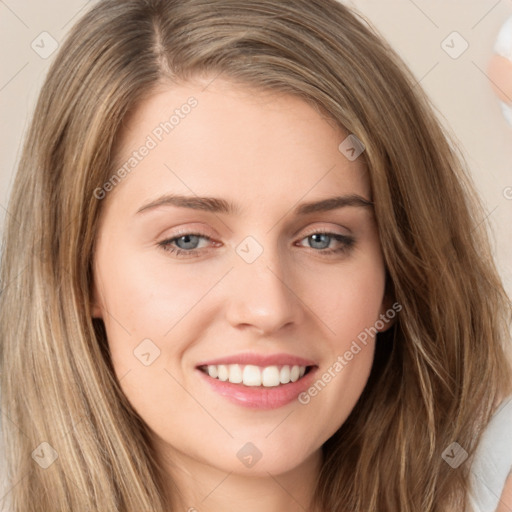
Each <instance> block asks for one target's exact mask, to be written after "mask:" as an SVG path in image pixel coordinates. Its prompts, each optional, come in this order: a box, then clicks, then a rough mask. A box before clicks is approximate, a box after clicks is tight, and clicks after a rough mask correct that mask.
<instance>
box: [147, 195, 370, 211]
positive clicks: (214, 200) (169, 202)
mask: <svg viewBox="0 0 512 512" xmlns="http://www.w3.org/2000/svg"><path fill="white" fill-rule="evenodd" d="M161 206H176V207H179V208H190V209H193V210H203V211H207V212H211V213H225V214H227V215H237V214H239V213H240V208H239V206H238V205H236V204H234V203H231V202H229V201H226V200H225V199H221V198H218V197H199V196H185V195H177V194H165V195H163V196H160V197H159V198H157V199H155V200H153V201H151V202H149V203H147V204H145V205H143V206H142V207H140V208H139V209H138V210H137V214H139V213H144V212H147V211H148V210H153V209H155V208H159V207H161ZM347 206H353V207H363V208H368V207H370V208H371V207H373V202H372V201H369V200H368V199H365V198H364V197H362V196H360V195H358V194H349V195H344V196H335V197H329V198H327V199H322V200H320V201H311V202H308V203H302V204H300V205H299V206H298V207H296V208H295V210H294V214H295V215H308V214H310V213H317V212H326V211H330V210H335V209H337V208H344V207H347Z"/></svg>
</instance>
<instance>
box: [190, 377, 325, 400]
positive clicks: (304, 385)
mask: <svg viewBox="0 0 512 512" xmlns="http://www.w3.org/2000/svg"><path fill="white" fill-rule="evenodd" d="M316 370H317V368H316V367H314V368H311V370H309V372H308V373H307V374H306V375H304V377H302V378H301V379H299V380H298V381H296V382H289V383H288V384H281V385H279V386H273V387H264V386H244V385H243V384H233V383H232V382H228V381H221V380H219V379H214V378H212V377H210V376H209V375H208V374H206V373H205V372H203V371H201V370H198V369H196V371H197V372H198V373H199V374H200V376H201V378H202V379H204V380H205V382H207V383H208V384H209V385H210V386H211V387H212V389H213V390H214V391H215V392H217V393H218V394H219V395H222V396H223V397H225V398H227V399H228V400H229V401H231V402H233V403H235V404H237V405H241V406H243V407H248V408H251V409H277V408H279V407H284V406H285V405H288V404H289V403H290V402H293V401H294V400H295V399H296V398H297V397H298V396H299V395H300V393H302V392H304V391H306V389H308V388H309V387H310V386H311V383H312V382H313V380H314V377H315V373H316Z"/></svg>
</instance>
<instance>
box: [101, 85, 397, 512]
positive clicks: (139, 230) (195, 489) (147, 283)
mask: <svg viewBox="0 0 512 512" xmlns="http://www.w3.org/2000/svg"><path fill="white" fill-rule="evenodd" d="M206 83H207V82H205V84H206ZM190 96H194V97H195V98H196V99H197V101H198V105H197V107H196V108H194V109H193V110H192V111H191V113H190V114H189V115H188V116H186V117H185V118H184V119H181V120H180V124H179V125H178V126H176V127H175V129H174V130H173V131H171V132H170V133H169V134H167V135H166V136H165V138H164V139H163V140H162V141H161V142H160V143H159V144H158V146H157V147H156V148H154V149H152V150H151V151H150V153H149V154H148V155H147V156H146V157H145V158H144V159H143V160H142V161H141V162H140V163H138V165H137V166H136V168H135V169H134V170H133V171H132V172H131V173H130V174H129V175H128V176H127V177H126V178H125V179H124V180H122V182H121V183H120V184H118V185H117V186H116V187H115V189H114V190H113V191H111V192H109V193H108V194H107V197H106V198H105V199H103V201H104V204H103V208H104V209H103V212H102V217H101V223H100V228H99V231H98V239H97V246H96V252H95V262H94V278H95V294H94V297H95V298H94V304H93V312H94V316H95V317H98V318H103V320H104V322H105V327H106V331H107V336H108V341H109V346H110V350H111V355H112V360H113V364H114V368H115V371H116V374H117V376H118V378H119V379H120V383H121V386H122V389H123V391H124V393H125V394H126V396H127V397H128V399H129V401H130V402H131V404H132V405H133V407H134V408H135V410H136V411H137V412H138V413H139V415H140V416H141V417H142V418H143V419H144V421H145V422H146V423H147V425H148V426H149V428H150V431H151V434H152V436H153V440H154V444H155V446H156V448H157V451H158V454H159V457H160V460H161V462H162V464H163V465H164V467H165V470H166V472H167V474H168V476H169V478H170V479H171V480H172V481H174V482H176V484H177V486H178V489H179V496H177V495H175V496H174V498H173V500H174V503H175V504H176V505H177V506H178V507H181V508H180V509H183V510H187V509H192V507H194V508H195V509H197V510H198V511H201V512H203V511H212V512H213V511H221V510H222V511H225V510H228V509H229V510H238V509H240V510H245V511H248V512H251V511H256V510H258V511H261V510H265V511H267V512H272V511H278V510H279V511H282V510H290V511H295V510H301V511H303V510H312V509H313V506H312V505H310V502H311V498H312V494H313V491H314V483H315V478H316V477H317V475H318V471H319V467H320V464H321V446H322V444H323V443H324V442H325V441H326V440H327V439H328V438H329V437H330V436H331V435H332V434H333V433H334V432H335V431H336V430H337V429H338V428H339V427H340V426H341V425H342V424H343V422H344V421H345V419H346V418H347V417H348V415H349V413H350V412H351V410H352V409H353V407H354V405H355V403H356V401H357V399H358V398H359V396H360V395H361V393H362V391H363V388H364V386H365V384H366V382H367V379H368V375H369V372H370V368H371V364H372V359H373V353H374V340H373V339H370V340H369V342H368V344H367V346H365V347H364V348H363V349H362V350H361V351H360V352H359V353H358V354H357V355H356V356H354V358H353V359H352V360H351V361H350V362H349V364H347V365H346V366H345V367H344V369H343V371H341V372H339V373H338V374H337V375H336V377H335V378H333V379H332V380H331V382H330V383H329V384H328V385H327V386H326V387H325V388H324V389H323V390H322V391H321V392H320V393H319V394H318V395H317V396H316V397H314V398H312V399H311V401H310V402H309V404H307V405H301V404H300V403H298V402H297V401H296V400H294V401H293V402H292V403H290V404H288V405H286V406H284V407H280V408H277V409H272V410H257V409H256V410H255V409H247V408H244V407H241V406H239V405H236V404H233V403H231V402H229V401H228V400H226V399H225V398H224V397H222V396H220V395H219V394H217V393H215V392H214V391H212V390H211V389H210V386H208V385H206V384H205V382H203V380H202V379H199V378H198V376H197V370H195V367H196V365H197V364H198V363H199V362H201V361H205V360H211V359H215V358H219V357H222V356H226V355H233V354H240V353H242V352H244V353H245V352H250V353H256V354H276V353H282V352H285V353H289V354H293V355H297V356H301V357H304V358H307V359H311V360H313V361H314V362H315V363H316V364H317V365H318V372H319V373H318V375H321V374H322V373H323V372H324V371H326V370H327V369H328V368H329V367H332V365H333V364H334V363H335V361H336V359H337V357H338V356H339V355H342V354H344V353H345V351H346V350H348V349H349V347H350V345H351V343H352V341H353V340H355V339H356V338H357V336H358V334H359V333H361V332H362V331H364V329H365V328H367V327H370V326H373V325H374V324H375V322H376V321H377V320H378V319H379V316H380V315H381V314H383V313H384V312H385V311H386V309H388V308H389V304H388V303H387V301H386V300H385V297H384V288H385V268H384V263H383V256H382V253H381V248H380V243H379V238H378V233H377V228H376V223H375V219H374V215H373V209H372V207H360V206H345V207H343V208H338V209H335V210H331V211H325V212H317V213H310V214H308V215H305V216H304V215H303V216H299V215H296V214H294V212H293V210H294V209H295V208H296V207H297V205H298V204H302V203H304V202H310V201H319V200H322V199H326V198H329V197H333V196H337V195H345V194H358V195H360V196H362V197H363V198H366V199H368V200H370V199H371V197H370V190H369V183H368V179H367V175H366V172H365V166H364V162H363V159H362V157H360V158H357V159H356V160H355V161H353V162H352V161H349V160H348V159H347V158H346V157H345V156H344V155H343V154H342V153H341V152H340V151H339V150H338V146H339V144H340V143H341V142H342V141H343V140H344V139H345V138H346V136H347V135H348V134H347V133H343V132H342V131H341V130H339V129H338V128H337V127H335V126H334V125H333V123H332V122H330V121H327V120H326V119H325V118H324V117H323V116H322V115H321V114H320V113H319V112H318V111H317V110H315V109H314V108H312V107H311V106H310V105H308V104H307V103H305V102H304V101H302V100H300V99H298V98H295V97H292V96H288V95H279V94H276V93H273V94H269V93H262V92H261V91H259V92H257V91H254V90H250V89H248V88H241V87H240V86H235V85H233V84H231V83H229V82H227V81H223V80H221V79H217V80H215V81H213V83H211V84H210V85H209V86H208V87H207V88H205V87H204V85H203V84H201V83H200V82H199V81H198V82H196V83H194V84H192V83H189V84H186V85H180V86H176V85H173V86H169V85H167V86H164V85H162V86H160V87H159V88H158V90H156V92H155V93H154V94H153V95H151V96H150V97H149V98H147V99H146V100H145V101H144V102H143V103H142V104H141V105H140V106H139V107H138V108H137V109H136V110H135V112H134V113H133V115H132V116H131V117H130V119H129V120H128V122H127V123H126V125H125V127H124V131H123V132H122V134H121V139H120V140H121V143H120V145H119V147H118V158H119V161H120V162H124V161H126V160H127V159H128V158H129V157H130V155H131V153H132V151H133V150H135V149H137V148H139V147H140V146H141V145H142V144H144V141H145V140H146V138H147V136H148V135H149V134H151V133H152V130H154V128H155V127H156V126H158V125H159V123H160V122H162V121H164V120H166V119H168V118H169V113H172V111H173V110H174V109H175V108H178V107H180V105H183V104H184V103H185V102H186V101H187V98H189V97H190ZM170 193H173V194H187V195H191V196H195V195H198V196H213V197H219V198H223V199H225V200H228V201H231V202H233V203H235V204H236V205H237V206H238V207H239V209H240V211H239V212H238V213H234V214H227V213H219V212H216V213H212V212H208V211H201V210H194V209H190V208H183V207H177V206H173V205H164V206H160V207H156V208H152V209H147V210H145V211H144V212H141V213H137V211H138V210H139V209H140V208H141V207H142V206H143V205H146V204H147V203H150V202H151V201H154V200H155V199H157V198H159V197H160V196H162V194H170ZM197 232H199V233H200V234H201V235H204V236H207V237H210V238H211V239H212V241H211V242H210V241H208V239H202V238H199V239H197V243H196V247H197V248H196V251H195V252H196V255H195V256H189V255H185V256H177V255H176V254H172V253H170V252H168V251H166V250H165V249H164V248H163V247H162V246H161V245H159V243H160V242H162V241H165V240H169V239H173V238H174V242H171V243H170V245H171V246H173V247H175V248H176V247H181V248H183V247H185V249H183V250H187V247H189V249H188V250H190V246H191V244H190V241H189V242H188V245H187V243H184V242H183V240H181V241H180V240H179V237H180V236H182V235H183V234H186V233H197ZM317 232H320V233H322V232H328V233H336V234H339V235H345V236H349V237H352V238H353V239H354V243H353V245H352V246H351V247H345V250H342V251H339V252H337V253H332V254H325V253H326V251H327V250H328V249H330V248H332V249H338V248H342V247H344V244H342V243H340V242H338V241H336V239H334V238H328V237H327V239H325V238H324V239H322V240H320V242H322V243H324V245H323V246H322V247H321V248H319V246H318V242H317V245H315V244H314V241H312V239H311V238H309V236H310V235H311V234H312V233H317ZM247 236H252V237H253V238H254V239H255V240H256V241H257V242H258V244H259V245H260V246H261V248H262V249H263V252H262V254H261V255H260V256H259V257H258V258H257V259H256V260H255V261H254V262H253V263H250V264H249V263H247V262H246V261H245V260H244V259H242V258H241V257H240V256H239V254H238V253H237V252H236V250H235V249H236V247H237V246H238V244H240V242H242V241H243V240H244V239H245V238H246V237H247ZM325 247H327V248H325ZM389 325H390V324H389ZM389 325H387V326H386V328H387V327H389ZM144 339H150V340H152V343H154V344H155V345H156V346H157V347H158V349H159V350H160V355H159V357H158V358H156V359H155V360H154V362H152V364H150V365H148V366H145V365H144V364H142V363H141V362H140V361H139V360H138V359H137V358H136V357H134V350H135V349H136V348H137V346H138V345H139V344H140V343H141V341H142V340H144ZM247 442H251V443H252V444H253V445H255V446H256V447H257V449H258V450H259V451H260V452H261V454H262V457H261V459H260V460H259V461H258V462H257V464H255V465H254V466H253V467H251V468H248V467H245V466H244V464H242V463H241V461H240V460H239V459H238V457H237V452H238V451H239V450H240V449H241V448H242V447H243V446H244V445H245V444H246V443H247ZM192 510H194V509H192Z"/></svg>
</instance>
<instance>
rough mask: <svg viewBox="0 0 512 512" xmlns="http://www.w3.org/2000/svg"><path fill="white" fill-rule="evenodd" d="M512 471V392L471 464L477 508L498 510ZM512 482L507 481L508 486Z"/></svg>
mask: <svg viewBox="0 0 512 512" xmlns="http://www.w3.org/2000/svg"><path fill="white" fill-rule="evenodd" d="M511 471H512V396H509V397H508V398H507V399H505V400H504V401H503V402H502V404H501V405H500V407H499V408H498V409H497V410H496V412H495V413H494V415H493V417H492V419H491V421H490V422H489V424H488V425H487V428H486V429H485V431H484V433H483V434H482V437H481V439H480V441H479V444H478V447H477V450H476V452H475V457H474V459H473V463H472V466H471V504H472V506H473V510H474V512H495V511H496V509H497V508H498V505H499V503H500V497H501V496H502V494H503V492H504V489H505V482H507V478H508V476H509V474H510V473H511ZM510 482H511V480H509V481H508V482H507V488H508V486H509V485H510ZM507 492H508V489H507Z"/></svg>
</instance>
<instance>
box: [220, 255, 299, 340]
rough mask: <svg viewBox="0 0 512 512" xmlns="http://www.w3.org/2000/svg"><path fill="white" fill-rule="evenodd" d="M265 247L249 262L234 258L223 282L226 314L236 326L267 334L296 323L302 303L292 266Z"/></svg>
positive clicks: (297, 322) (229, 320)
mask: <svg viewBox="0 0 512 512" xmlns="http://www.w3.org/2000/svg"><path fill="white" fill-rule="evenodd" d="M269 252H270V251H268V250H266V251H265V252H264V253H263V254H262V255H261V256H260V257H259V258H258V259H257V260H256V261H254V262H253V263H246V262H245V261H238V262H237V264H236V266H235V268H234V269H233V271H232V272H231V273H230V274H231V275H230V282H229V283H228V285H227V294H228V297H226V298H227V301H226V316H227V320H228V322H229V323H230V324H231V325H232V326H233V327H236V328H239V329H240V328H245V329H249V328H252V329H253V330H255V331H257V332H258V333H259V334H261V335H269V334H272V333H275V332H278V331H279V330H281V329H283V328H285V327H287V328H290V327H291V326H292V325H294V324H295V325H297V324H299V323H300V321H301V319H302V317H303V314H304V309H303V308H304V304H303V302H302V300H301V298H300V296H299V295H300V289H299V287H298V283H297V280H296V279H294V278H293V275H294V273H293V269H291V268H290V267H289V265H288V266H287V267H286V271H284V267H285V266H286V265H285V264H284V262H283V261H282V258H281V259H280V257H279V255H278V254H277V251H276V252H275V253H273V254H272V255H269Z"/></svg>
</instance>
